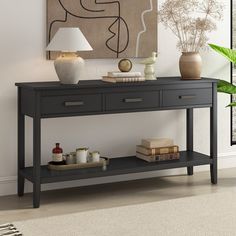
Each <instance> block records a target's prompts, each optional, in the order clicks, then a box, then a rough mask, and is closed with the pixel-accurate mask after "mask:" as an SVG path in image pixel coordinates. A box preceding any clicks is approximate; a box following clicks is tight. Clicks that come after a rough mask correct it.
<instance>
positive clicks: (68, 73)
mask: <svg viewBox="0 0 236 236" xmlns="http://www.w3.org/2000/svg"><path fill="white" fill-rule="evenodd" d="M46 50H47V51H60V52H62V54H61V56H59V57H58V58H57V59H56V60H55V61H54V66H55V70H56V73H57V76H58V78H59V80H60V81H61V83H62V84H77V83H78V82H79V79H80V74H81V72H82V69H83V67H84V60H83V58H81V57H79V56H78V55H76V52H78V51H91V50H93V49H92V47H91V46H90V44H89V42H88V41H87V40H86V38H85V37H84V35H83V33H82V32H81V31H80V29H79V28H60V29H59V30H58V31H57V33H56V34H55V36H54V37H53V39H52V40H51V42H50V43H49V45H48V46H47V49H46Z"/></svg>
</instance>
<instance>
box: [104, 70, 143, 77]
mask: <svg viewBox="0 0 236 236" xmlns="http://www.w3.org/2000/svg"><path fill="white" fill-rule="evenodd" d="M107 76H108V77H141V76H142V74H141V72H135V71H134V72H120V71H111V72H108V73H107Z"/></svg>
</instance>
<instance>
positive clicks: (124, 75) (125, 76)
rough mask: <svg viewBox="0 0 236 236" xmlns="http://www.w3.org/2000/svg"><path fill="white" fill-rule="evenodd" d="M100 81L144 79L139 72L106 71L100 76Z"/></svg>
mask: <svg viewBox="0 0 236 236" xmlns="http://www.w3.org/2000/svg"><path fill="white" fill-rule="evenodd" d="M102 81H104V82H110V83H125V82H141V81H145V78H144V77H143V76H142V74H141V72H116V71H113V72H108V73H107V76H103V77H102Z"/></svg>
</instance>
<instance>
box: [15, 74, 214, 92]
mask: <svg viewBox="0 0 236 236" xmlns="http://www.w3.org/2000/svg"><path fill="white" fill-rule="evenodd" d="M217 82H218V80H217V79H211V78H202V79H201V80H181V78H180V77H158V78H157V80H154V81H150V80H149V81H144V82H135V83H107V82H103V81H102V80H80V81H79V83H78V84H72V85H70V84H69V85H64V84H61V83H60V82H59V81H58V82H57V81H52V82H26V83H16V84H15V85H16V86H18V87H24V88H28V89H33V90H47V89H50V90H61V89H65V88H66V89H78V88H104V87H129V86H130V85H132V86H154V85H170V84H194V83H217ZM134 84H135V85H134Z"/></svg>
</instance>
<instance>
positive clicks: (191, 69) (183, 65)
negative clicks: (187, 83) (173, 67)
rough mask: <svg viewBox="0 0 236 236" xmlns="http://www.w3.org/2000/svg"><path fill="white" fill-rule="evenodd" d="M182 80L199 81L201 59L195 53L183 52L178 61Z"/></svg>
mask: <svg viewBox="0 0 236 236" xmlns="http://www.w3.org/2000/svg"><path fill="white" fill-rule="evenodd" d="M179 69H180V73H181V77H182V79H185V80H194V79H201V71H202V58H201V56H200V54H199V53H197V52H183V53H182V56H181V57H180V60H179Z"/></svg>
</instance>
